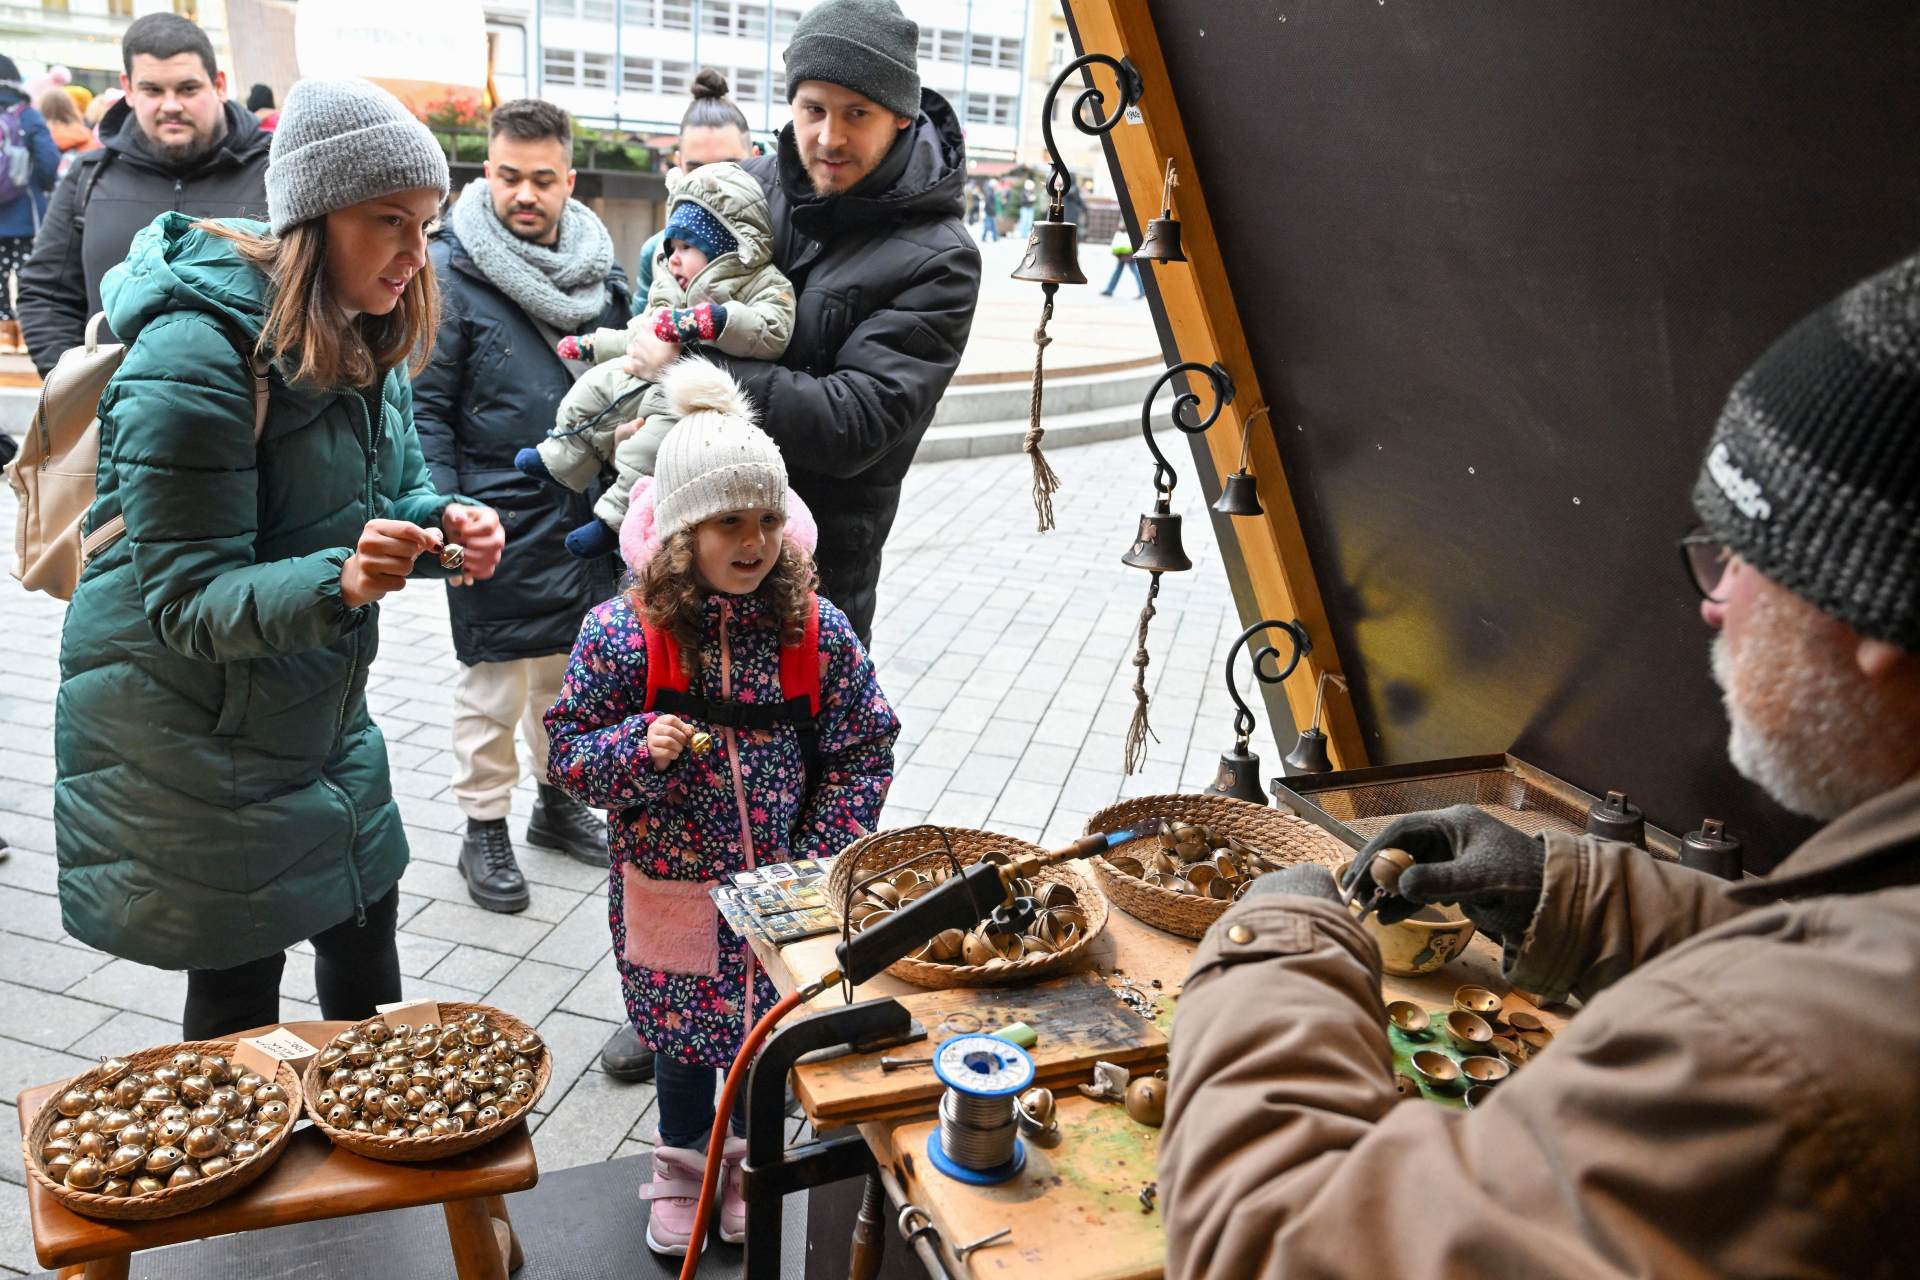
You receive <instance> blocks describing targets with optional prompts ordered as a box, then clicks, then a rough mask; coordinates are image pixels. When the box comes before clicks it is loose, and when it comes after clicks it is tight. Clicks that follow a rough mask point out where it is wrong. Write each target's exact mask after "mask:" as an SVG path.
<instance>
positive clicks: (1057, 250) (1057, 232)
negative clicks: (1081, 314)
mask: <svg viewBox="0 0 1920 1280" xmlns="http://www.w3.org/2000/svg"><path fill="white" fill-rule="evenodd" d="M1050 212H1051V211H1050ZM1057 218H1058V215H1055V218H1054V219H1049V220H1048V221H1045V222H1036V223H1034V224H1033V233H1032V234H1031V235H1029V236H1028V237H1027V256H1026V257H1024V258H1022V259H1020V265H1019V266H1018V267H1016V268H1014V272H1013V278H1014V279H1015V280H1032V281H1034V282H1035V283H1036V284H1085V283H1086V282H1087V277H1086V275H1085V273H1084V272H1082V271H1081V270H1080V228H1079V227H1078V226H1077V225H1075V224H1074V223H1071V222H1065V221H1058V220H1056V219H1057Z"/></svg>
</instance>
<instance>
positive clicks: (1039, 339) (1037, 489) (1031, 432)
mask: <svg viewBox="0 0 1920 1280" xmlns="http://www.w3.org/2000/svg"><path fill="white" fill-rule="evenodd" d="M1040 287H1041V290H1042V291H1043V292H1044V293H1045V294H1046V297H1047V300H1046V303H1045V305H1043V306H1042V307H1041V308H1040V327H1039V328H1037V329H1035V330H1034V331H1033V397H1032V399H1031V400H1029V401H1028V402H1027V436H1026V439H1025V440H1024V441H1022V442H1021V445H1020V447H1021V448H1022V449H1023V450H1025V451H1026V455H1027V456H1028V457H1029V458H1031V459H1033V510H1034V514H1035V515H1037V516H1038V517H1039V518H1040V532H1041V533H1045V532H1046V531H1047V530H1049V529H1051V528H1053V495H1054V494H1055V493H1057V492H1058V491H1059V489H1060V477H1059V476H1057V475H1055V474H1054V470H1053V468H1052V467H1050V466H1048V465H1047V460H1046V458H1045V457H1044V456H1042V454H1041V452H1040V437H1041V436H1044V435H1045V434H1046V431H1045V430H1044V429H1043V428H1042V427H1041V426H1040V401H1041V398H1042V393H1041V388H1042V383H1041V369H1042V366H1044V365H1045V363H1046V359H1047V346H1048V344H1049V343H1051V342H1052V341H1053V339H1052V338H1051V337H1049V336H1047V322H1048V321H1050V320H1052V319H1053V295H1054V293H1055V291H1056V290H1058V289H1059V287H1060V286H1058V285H1052V284H1048V285H1042V286H1040Z"/></svg>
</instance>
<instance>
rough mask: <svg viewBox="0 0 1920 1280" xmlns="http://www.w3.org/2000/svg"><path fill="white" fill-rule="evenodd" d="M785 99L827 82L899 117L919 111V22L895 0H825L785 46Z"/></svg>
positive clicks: (807, 15)
mask: <svg viewBox="0 0 1920 1280" xmlns="http://www.w3.org/2000/svg"><path fill="white" fill-rule="evenodd" d="M785 57H786V63H787V101H788V102H792V101H793V95H794V94H795V93H797V92H799V89H800V83H801V81H803V80H825V81H826V82H827V83H828V84H837V85H840V86H841V87H843V88H847V89H851V90H853V91H854V92H855V93H857V94H859V95H860V96H861V97H863V98H870V99H872V100H873V101H874V102H877V103H879V104H880V105H881V106H883V107H885V108H886V109H887V110H889V111H891V112H893V114H895V115H897V116H907V117H909V118H911V117H913V116H917V115H919V114H920V25H919V24H918V23H916V22H915V21H914V20H913V19H911V18H909V17H907V15H906V14H904V13H901V12H900V6H899V5H897V4H895V3H894V0H826V3H825V4H823V5H820V6H819V7H818V8H815V9H809V10H808V11H807V12H806V13H804V14H802V15H801V17H800V21H799V22H798V23H797V24H795V26H794V28H793V41H792V43H790V44H788V45H787V52H786V55H785Z"/></svg>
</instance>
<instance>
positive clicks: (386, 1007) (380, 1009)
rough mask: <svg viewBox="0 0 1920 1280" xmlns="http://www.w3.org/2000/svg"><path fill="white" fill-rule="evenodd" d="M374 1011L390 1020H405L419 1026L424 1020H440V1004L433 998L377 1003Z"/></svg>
mask: <svg viewBox="0 0 1920 1280" xmlns="http://www.w3.org/2000/svg"><path fill="white" fill-rule="evenodd" d="M373 1008H374V1012H376V1013H378V1014H380V1015H381V1016H382V1017H384V1018H385V1019H386V1020H387V1021H388V1022H405V1023H408V1024H410V1025H412V1026H416V1027H417V1026H419V1025H420V1024H421V1023H423V1022H439V1021H440V1020H441V1018H440V1006H439V1004H438V1003H436V1002H435V1001H432V1000H396V1001H394V1002H393V1003H392V1004H377V1005H375V1006H373Z"/></svg>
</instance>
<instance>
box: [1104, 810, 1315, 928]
mask: <svg viewBox="0 0 1920 1280" xmlns="http://www.w3.org/2000/svg"><path fill="white" fill-rule="evenodd" d="M1151 818H1168V819H1172V820H1174V821H1178V822H1194V823H1198V824H1200V825H1201V826H1204V827H1206V828H1208V829H1209V830H1211V831H1214V832H1216V833H1217V834H1220V835H1226V836H1235V837H1238V838H1239V839H1240V840H1243V841H1245V842H1246V843H1247V844H1250V845H1252V846H1253V847H1254V848H1256V849H1258V850H1259V851H1260V852H1261V853H1263V854H1265V855H1266V856H1267V857H1269V858H1271V859H1273V860H1274V861H1275V862H1280V863H1287V864H1292V863H1297V862H1317V863H1320V864H1321V865H1323V866H1325V867H1327V868H1329V869H1332V868H1334V867H1337V866H1339V865H1340V864H1341V863H1343V862H1346V861H1348V860H1349V859H1351V858H1352V857H1353V850H1351V849H1349V848H1347V846H1346V845H1344V844H1342V843H1341V842H1340V841H1339V840H1337V839H1335V838H1334V837H1333V836H1331V835H1329V834H1327V833H1326V832H1325V831H1322V830H1321V829H1320V828H1319V827H1316V826H1314V825H1313V824H1312V823H1311V822H1307V821H1305V820H1304V819H1301V818H1293V817H1289V816H1287V815H1286V814H1284V813H1281V812H1279V811H1278V810H1275V809H1269V808H1267V807H1266V806H1265V805H1258V804H1249V803H1248V802H1247V801H1245V800H1235V799H1233V798H1232V797H1230V796H1215V795H1163V796H1141V797H1140V798H1139V799H1137V800H1122V801H1121V802H1120V803H1118V804H1115V805H1109V806H1108V807H1107V808H1105V809H1102V810H1101V811H1100V812H1098V813H1096V814H1094V815H1093V816H1092V817H1091V818H1088V819H1087V828H1086V829H1087V833H1088V834H1089V835H1091V834H1093V833H1094V832H1096V831H1118V830H1120V829H1121V828H1123V827H1130V826H1133V825H1134V824H1136V823H1139V822H1144V821H1146V820H1148V819H1151ZM1128 847H1129V846H1127V845H1121V846H1120V847H1119V848H1118V849H1116V850H1114V852H1115V853H1124V852H1125V851H1126V850H1127V849H1128ZM1091 861H1092V863H1093V869H1094V871H1095V873H1096V874H1097V875H1099V877H1100V887H1101V888H1102V889H1104V890H1106V894H1107V896H1108V897H1109V898H1111V899H1113V905H1115V906H1116V907H1119V908H1120V909H1121V910H1122V911H1124V912H1126V913H1127V914H1128V915H1130V916H1132V917H1134V918H1135V919H1136V920H1144V921H1146V922H1147V923H1148V924H1150V925H1153V926H1154V927H1155V928H1159V929H1165V930H1166V931H1167V932H1168V933H1177V934H1179V935H1180V936H1181V937H1183V938H1198V937H1202V936H1204V935H1205V933H1206V932H1207V929H1208V928H1209V927H1210V926H1211V925H1212V924H1213V922H1214V921H1215V920H1218V919H1219V918H1220V917H1221V916H1223V915H1225V914H1226V912H1227V908H1228V907H1230V906H1232V905H1233V904H1232V903H1231V902H1223V901H1221V900H1220V899H1218V898H1201V897H1196V896H1194V895H1193V894H1190V893H1175V892H1174V891H1173V890H1171V889H1163V888H1161V887H1160V886H1159V885H1156V884H1148V883H1147V882H1146V881H1144V880H1142V879H1140V878H1139V877H1138V876H1131V875H1128V874H1126V873H1125V872H1123V871H1120V870H1119V869H1117V868H1116V867H1114V865H1113V864H1112V863H1111V862H1109V861H1107V859H1105V858H1102V857H1097V858H1093V859H1091Z"/></svg>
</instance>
